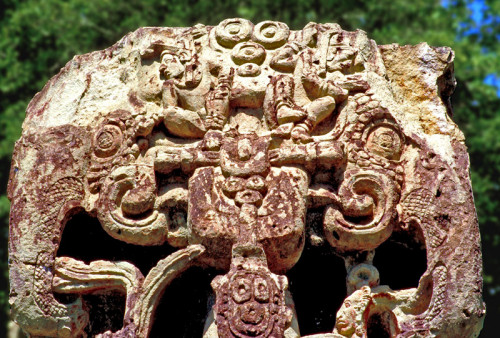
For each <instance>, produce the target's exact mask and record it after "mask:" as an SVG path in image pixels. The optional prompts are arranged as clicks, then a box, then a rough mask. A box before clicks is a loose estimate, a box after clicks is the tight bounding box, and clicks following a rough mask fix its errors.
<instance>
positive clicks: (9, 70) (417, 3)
mask: <svg viewBox="0 0 500 338" xmlns="http://www.w3.org/2000/svg"><path fill="white" fill-rule="evenodd" d="M0 7H1V8H2V9H0V187H1V189H2V190H1V196H0V241H1V242H0V336H2V335H3V334H2V333H3V332H5V331H4V330H5V329H4V327H3V326H4V325H5V323H7V318H8V269H7V238H8V213H9V201H8V199H7V197H6V196H5V188H6V185H7V179H8V173H9V168H10V157H11V152H12V149H13V145H14V142H15V140H17V139H18V138H19V136H20V134H21V123H22V121H23V119H24V116H25V110H26V107H27V105H28V102H29V101H30V99H31V98H32V97H33V96H34V95H35V93H36V92H38V91H40V90H41V89H42V87H43V85H44V84H45V83H46V82H47V81H48V80H49V78H50V77H52V76H54V75H55V74H56V73H57V72H58V71H59V69H60V68H61V67H63V66H64V65H65V63H66V62H68V61H69V60H71V58H72V57H73V56H74V55H76V54H84V53H88V52H91V51H94V50H98V49H103V48H106V47H109V46H110V45H112V44H113V43H115V42H116V41H117V40H119V39H120V38H121V37H122V36H123V35H125V34H126V33H128V32H130V31H134V30H135V29H137V28H139V27H142V26H171V27H172V26H192V25H194V24H196V23H203V24H205V25H217V24H218V23H219V22H220V21H222V20H223V19H226V18H231V17H243V18H246V19H249V20H251V21H252V22H254V23H258V22H260V21H263V20H277V21H283V22H285V23H287V24H288V26H289V27H290V28H291V29H302V28H303V27H304V26H305V25H306V24H307V23H308V22H310V21H315V22H335V23H338V24H340V25H341V26H342V28H343V29H345V30H355V29H357V28H359V29H363V30H365V31H366V32H368V36H369V37H370V38H372V39H374V40H375V41H377V43H378V44H390V43H398V44H401V45H404V44H417V43H420V42H423V41H425V42H427V43H428V44H429V45H432V46H450V47H452V48H453V49H454V50H455V53H456V58H455V75H456V78H457V82H458V86H457V89H456V91H455V94H454V95H453V97H452V104H453V109H454V117H453V118H454V120H455V122H456V123H457V124H458V125H459V126H460V128H461V130H462V131H463V132H464V133H465V135H466V143H467V146H468V148H469V153H470V157H471V178H472V183H473V189H474V196H475V203H476V207H477V212H478V216H479V223H480V231H481V236H482V245H483V259H484V299H485V301H486V304H487V316H486V320H485V327H484V329H483V332H482V334H481V337H497V335H498V330H499V329H500V321H498V320H496V319H497V318H500V301H499V298H500V264H499V259H500V231H499V230H500V223H499V221H500V180H499V177H500V99H499V94H500V81H499V77H500V58H499V57H498V55H499V51H500V44H499V39H500V2H499V1H494V0H491V1H487V0H474V1H471V0H467V1H460V0H457V1H453V0H442V1H439V0H438V1H432V0H429V1H425V0H414V1H411V2H410V1H407V0H378V1H369V0H366V1H361V0H349V1H347V0H343V1H336V0H313V1H310V0H252V1H240V0H191V1H179V0H171V1H162V0H143V1H139V0H129V1H122V2H120V1H111V0H99V1H89V0H67V1H61V0H26V1H21V0H2V1H1V4H0ZM75 249H77V248H75ZM384 250H387V252H388V253H387V257H390V256H391V255H390V252H391V250H397V248H396V247H394V248H391V247H390V246H389V247H388V248H387V249H384ZM151 251H154V250H151ZM384 252H385V251H384ZM309 255H310V253H308V252H306V253H305V256H304V257H305V258H307V257H309ZM332 259H333V258H332ZM333 260H334V259H333ZM320 261H322V260H320ZM327 261H328V262H330V260H328V259H326V258H325V262H327ZM322 262H323V261H322ZM144 264H149V263H147V262H146V263H144ZM332 264H333V267H334V268H337V269H338V268H340V267H341V264H340V265H339V264H338V262H337V263H332ZM296 268H297V269H296V270H300V269H306V270H305V271H307V268H308V265H306V264H305V263H303V266H302V267H301V266H297V267H296ZM309 268H310V267H309ZM294 269H295V268H294ZM212 273H213V272H210V273H209V275H210V274H212ZM290 273H291V275H292V276H291V277H293V274H294V273H295V274H297V272H294V271H291V272H290ZM301 273H302V272H301ZM191 274H192V276H195V277H192V278H195V279H196V278H198V277H196V276H198V275H199V276H201V275H204V274H201V273H200V272H199V271H194V272H192V273H191ZM204 276H205V277H203V278H208V277H206V274H205V275H204ZM319 277H320V276H318V278H319ZM186 278H187V277H186ZM200 278H201V277H200ZM302 282H303V281H300V279H299V280H296V281H295V282H293V281H292V282H291V289H293V288H294V287H296V288H297V289H298V288H299V287H298V286H297V285H300V283H302ZM293 283H295V286H294V284H293ZM175 287H179V286H175V285H173V288H174V289H175ZM311 292H314V290H311ZM172 293H173V294H175V292H174V291H172ZM302 297H303V298H304V299H307V296H306V295H300V296H299V298H302ZM193 299H195V298H193ZM193 301H194V300H193ZM300 301H302V300H300ZM304 302H307V300H304ZM160 306H161V305H160ZM193 306H194V305H193ZM197 306H199V307H202V306H206V305H197ZM324 306H325V309H327V308H328V304H325V305H324ZM162 311H166V312H167V313H168V311H169V310H168V307H165V309H164V310H162ZM311 320H312V319H311Z"/></svg>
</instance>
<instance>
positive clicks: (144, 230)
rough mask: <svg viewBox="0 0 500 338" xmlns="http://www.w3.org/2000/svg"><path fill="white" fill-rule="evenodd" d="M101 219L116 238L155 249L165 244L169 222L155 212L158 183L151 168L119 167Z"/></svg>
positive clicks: (105, 195)
mask: <svg viewBox="0 0 500 338" xmlns="http://www.w3.org/2000/svg"><path fill="white" fill-rule="evenodd" d="M107 180H108V183H107V184H106V185H105V187H106V189H105V190H104V191H103V192H102V193H101V196H100V207H99V210H98V213H97V217H98V218H99V221H100V222H101V224H102V227H103V228H104V230H105V231H106V232H107V233H108V234H109V235H110V236H112V237H114V238H116V239H119V240H122V241H125V242H127V243H131V244H138V245H155V244H161V243H163V242H164V241H165V239H166V235H167V231H168V230H167V220H166V217H165V215H164V214H163V213H160V212H158V211H157V210H155V209H154V203H155V199H156V183H155V176H154V171H153V168H152V167H151V166H147V165H129V166H123V167H119V168H118V169H116V170H114V171H113V172H112V173H111V174H110V175H109V177H108V178H107Z"/></svg>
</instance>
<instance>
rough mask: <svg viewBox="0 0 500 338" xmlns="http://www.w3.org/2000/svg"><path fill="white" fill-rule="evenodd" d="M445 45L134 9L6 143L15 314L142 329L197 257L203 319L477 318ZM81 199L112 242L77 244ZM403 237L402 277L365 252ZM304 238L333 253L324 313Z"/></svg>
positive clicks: (280, 324)
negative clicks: (133, 23) (167, 17)
mask: <svg viewBox="0 0 500 338" xmlns="http://www.w3.org/2000/svg"><path fill="white" fill-rule="evenodd" d="M424 59H425V62H423V61H422V60H424ZM452 61H453V52H452V51H451V50H450V49H448V48H444V47H443V48H434V47H429V46H428V45H426V44H420V45H417V46H404V47H401V46H397V45H389V46H379V45H377V44H376V43H375V42H374V41H372V40H370V39H368V38H367V36H366V34H365V33H364V32H362V31H355V32H347V31H344V30H342V29H341V28H340V26H338V25H336V24H316V23H310V24H308V25H307V26H306V27H304V29H303V30H301V31H290V29H289V28H288V26H287V25H286V24H284V23H281V22H274V21H264V22H261V23H258V24H257V25H255V26H254V25H253V24H252V23H251V22H249V21H248V20H244V19H227V20H224V21H223V22H221V23H220V24H219V25H217V26H216V27H206V26H203V25H196V26H195V27H191V28H143V29H140V30H138V31H137V32H135V33H132V34H130V35H128V36H127V37H125V38H123V39H122V40H121V41H120V42H118V43H117V44H116V45H115V46H113V47H110V48H109V49H107V50H104V51H101V52H95V53H92V54H90V55H85V56H77V57H75V58H74V60H73V61H72V62H71V63H69V64H68V65H67V66H66V67H65V68H63V69H62V70H61V73H60V74H59V75H58V76H56V77H54V78H53V79H52V80H50V81H49V83H48V84H47V86H46V87H45V88H44V89H43V90H42V92H41V93H39V94H37V95H36V97H35V98H34V99H33V100H32V102H31V103H30V105H29V106H28V109H27V115H26V120H25V123H24V127H23V128H24V129H23V135H22V137H21V139H20V140H19V141H18V142H17V144H16V149H15V151H14V156H13V160H12V171H11V176H10V181H9V198H10V199H11V201H12V209H11V218H10V237H9V255H10V262H9V264H10V280H11V293H10V302H11V305H12V317H13V319H14V320H15V321H16V322H17V323H18V324H19V325H20V326H21V328H22V329H23V330H24V331H26V333H28V334H29V335H31V336H51V337H79V336H85V335H87V336H88V335H91V336H98V337H148V336H150V335H151V336H154V335H156V334H158V332H159V331H155V325H157V326H156V327H158V325H161V323H162V322H163V321H164V319H163V318H164V317H162V316H161V311H163V310H162V309H164V307H165V306H170V307H173V308H175V306H176V305H175V304H173V303H171V300H172V297H175V296H179V295H172V294H171V293H169V291H170V290H174V293H175V292H176V291H175V287H176V285H178V284H176V283H179V284H182V285H184V284H185V280H184V281H183V282H182V283H181V282H180V281H181V279H182V278H187V277H186V276H189V273H190V272H191V271H198V273H199V274H200V276H201V275H203V276H205V277H206V278H209V279H208V280H207V279H206V280H202V278H200V280H199V281H198V280H196V278H194V279H193V280H190V281H189V282H190V283H193V285H195V286H196V287H194V288H193V289H196V290H201V289H202V288H205V289H204V290H206V292H207V294H209V295H207V306H205V304H202V307H203V310H200V311H205V310H206V309H208V311H207V312H208V314H207V313H206V312H203V313H192V312H190V315H189V316H196V318H194V319H192V320H191V317H189V325H192V326H196V325H197V324H200V325H198V326H199V331H198V333H197V334H198V335H200V336H203V337H205V338H216V337H220V338H222V337H224V338H225V337H300V336H301V334H300V332H301V330H300V327H302V328H306V329H303V330H302V331H303V332H307V333H314V334H312V335H310V337H337V338H338V337H367V336H370V337H371V336H388V337H414V336H419V337H420V336H422V337H428V336H447V337H454V336H461V337H475V336H477V335H478V333H479V330H480V328H481V325H482V320H483V318H484V313H485V310H484V304H483V302H482V300H481V292H482V283H481V272H482V271H481V254H480V243H479V234H478V227H477V219H476V214H475V210H474V204H473V199H472V194H471V188H470V182H469V181H470V180H469V176H468V158H467V153H466V149H465V146H464V142H463V136H462V134H461V133H460V131H459V130H458V129H457V127H456V125H455V124H454V123H453V122H452V121H451V120H450V117H449V116H448V115H447V111H448V110H449V107H447V103H446V102H444V101H443V100H442V98H440V97H439V95H440V93H447V95H449V93H450V92H452V91H453V88H452V87H453V83H452V82H450V81H448V82H443V81H440V80H439V79H440V77H441V76H442V74H444V73H445V72H449V69H450V67H451V66H452ZM69 82H70V83H71V85H68V83H69ZM444 85H447V86H451V87H449V88H442V86H444ZM440 86H441V87H440ZM67 88H71V90H69V91H68V89H67ZM447 98H448V97H447ZM447 98H446V100H447ZM446 100H445V101H446ZM79 217H86V218H84V221H78V222H79V224H80V226H82V227H83V229H84V231H85V233H86V234H87V235H89V236H90V237H88V238H90V239H88V240H89V241H97V240H98V239H100V238H102V239H103V240H105V241H106V243H110V244H109V248H108V247H106V245H103V247H102V248H101V247H98V248H94V249H93V248H91V244H86V243H85V249H84V250H83V253H82V252H80V253H78V252H77V251H76V248H77V247H80V246H81V244H82V243H79V242H82V241H84V240H83V239H80V238H76V236H73V237H71V236H70V235H67V234H68V233H69V232H71V231H73V227H75V225H74V223H78V222H77V220H78V219H81V218H79ZM92 224H97V228H98V230H99V231H101V230H102V231H101V232H100V233H99V232H94V231H97V230H95V229H94V230H92ZM92 236H94V237H92ZM82 238H83V237H82ZM85 238H86V237H85ZM395 243H396V244H400V243H403V244H404V245H403V247H404V248H405V249H408V250H410V249H411V250H415V251H417V252H419V253H420V252H422V255H421V256H419V257H423V259H424V260H425V263H424V264H423V265H424V268H423V269H422V271H421V272H419V276H417V279H416V280H415V281H414V284H412V285H410V286H407V285H406V284H405V285H404V286H402V287H400V286H399V285H400V284H398V283H397V281H398V280H399V278H401V279H404V278H406V276H399V277H391V276H390V271H391V270H392V271H394V270H397V269H399V268H401V267H398V266H391V269H389V270H388V269H386V266H387V265H391V264H393V263H392V261H389V262H380V261H378V260H377V257H386V259H387V257H395V256H398V255H399V254H400V253H399V252H396V253H392V252H391V253H390V254H391V255H392V256H391V255H387V253H385V256H384V250H387V249H386V247H389V248H391V246H390V245H392V244H395ZM87 245H88V247H86V246H87ZM68 248H69V249H68ZM143 249H144V250H145V249H148V250H151V251H150V252H153V251H154V252H156V256H155V255H150V254H142V255H141V254H139V253H137V252H138V251H140V250H143ZM94 251H95V252H94ZM314 254H316V255H318V257H320V258H321V259H323V258H324V256H327V255H330V254H331V255H334V256H338V257H341V258H342V259H343V260H344V262H345V270H344V269H340V270H338V271H337V270H336V271H333V272H332V275H333V276H334V278H336V280H339V281H340V283H344V282H345V285H346V288H345V290H346V291H347V292H346V294H342V295H340V297H337V298H339V301H338V303H337V304H333V305H331V304H330V305H331V307H330V308H329V310H328V311H329V312H328V313H327V314H326V315H327V316H324V318H326V319H324V318H323V319H321V321H322V322H321V325H323V326H324V327H327V328H328V329H327V330H321V331H323V332H317V331H314V328H311V327H307V324H304V323H303V322H302V321H301V320H302V319H301V315H302V316H303V315H304V314H307V312H309V311H313V310H315V309H311V308H307V306H305V305H304V302H303V300H299V301H294V297H295V295H294V293H296V292H297V289H294V286H295V285H299V284H300V283H297V280H298V279H297V278H299V280H300V278H303V279H312V280H315V278H316V276H315V275H314V274H311V275H310V276H309V275H305V274H303V275H301V276H299V277H297V275H300V273H295V272H294V269H295V267H297V268H298V267H299V266H300V263H301V260H303V259H310V258H307V256H308V255H314ZM378 255H379V256H378ZM304 257H305V258H304ZM318 257H316V258H318ZM313 258H314V257H313ZM311 261H314V262H315V261H323V260H319V259H318V260H316V259H312V260H310V261H309V262H311ZM309 262H308V263H306V265H307V264H310V263H309ZM332 266H333V265H332ZM191 267H193V269H192V270H191V271H189V272H186V270H188V269H190V268H191ZM200 268H201V269H200ZM320 269H326V270H328V269H332V267H331V266H330V265H328V266H321V267H320ZM388 271H389V272H388ZM185 272H186V274H185ZM315 272H318V271H315ZM193 273H194V272H193ZM395 275H396V274H395ZM388 276H389V277H388ZM391 278H396V282H395V280H394V279H391ZM210 281H211V283H210ZM381 283H382V284H381ZM289 284H290V288H289V287H288V285H289ZM386 284H387V285H386ZM210 286H211V287H210ZM308 292H309V293H311V297H322V295H329V294H331V293H339V292H341V293H344V291H343V289H342V290H339V288H338V287H333V286H332V287H330V286H329V287H328V288H327V289H326V288H325V289H321V288H319V287H318V290H316V289H314V290H308ZM179 294H181V295H180V296H186V297H188V296H187V295H184V294H183V293H179ZM180 296H179V297H180ZM113 297H115V298H113ZM120 297H121V298H120ZM98 298H99V299H105V300H106V302H105V305H102V306H101V305H99V304H98V301H97V300H96V299H98ZM116 298H119V299H123V304H121V305H120V304H118V303H119V302H117V301H113V299H116ZM340 298H344V300H343V301H342V300H341V299H340ZM296 299H300V297H297V298H296ZM328 299H330V298H328ZM198 301H199V300H198ZM99 306H101V307H104V310H102V311H100V310H99V311H98V310H96V309H100V308H99ZM315 306H316V305H315ZM296 308H297V311H295V310H296ZM157 309H158V313H156V314H155V311H157ZM175 309H176V310H177V308H175ZM331 309H336V310H338V311H337V313H335V310H333V311H332V310H331ZM190 310H191V309H190ZM179 311H180V310H179ZM192 311H195V310H192ZM321 311H323V310H321ZM321 311H320V312H321ZM323 312H324V311H323ZM96 313H97V315H96ZM167 317H168V316H166V317H165V322H167V321H168V319H169V318H167ZM200 318H206V322H205V326H204V328H203V327H202V326H201V324H203V323H200V322H201V321H203V320H200ZM315 319H316V318H315ZM325 321H328V322H327V323H326V325H325ZM175 324H177V323H173V324H172V325H175ZM168 325H171V323H169V324H168ZM179 325H180V324H179ZM314 325H316V322H315V323H314ZM169 329H171V328H168V329H166V328H164V327H162V329H161V331H162V332H161V334H162V335H166V336H169V335H170V334H171V333H170V332H168V330H169ZM164 331H165V332H164ZM187 336H190V335H189V334H187Z"/></svg>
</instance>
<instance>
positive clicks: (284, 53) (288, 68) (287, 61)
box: [270, 44, 301, 72]
mask: <svg viewBox="0 0 500 338" xmlns="http://www.w3.org/2000/svg"><path fill="white" fill-rule="evenodd" d="M300 49H301V48H300V46H298V45H296V44H287V45H285V46H283V48H281V49H280V50H279V51H278V52H277V53H276V54H275V55H274V57H273V58H272V60H271V64H270V65H271V68H273V69H276V70H278V71H281V72H292V71H293V70H294V69H295V65H296V64H297V56H298V54H299V51H300Z"/></svg>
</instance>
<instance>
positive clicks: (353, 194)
mask: <svg viewBox="0 0 500 338" xmlns="http://www.w3.org/2000/svg"><path fill="white" fill-rule="evenodd" d="M339 197H340V201H341V203H340V207H339V206H334V205H332V206H329V207H327V209H326V211H325V221H324V230H325V235H326V238H327V240H328V242H329V243H330V244H331V245H332V246H334V247H336V248H337V249H339V250H340V251H350V250H371V249H375V248H376V247H377V246H379V245H380V244H381V243H382V242H384V241H385V240H386V239H387V238H388V237H389V236H390V235H391V233H392V229H393V226H394V225H393V222H392V221H393V220H394V217H395V215H396V214H395V207H396V205H397V203H398V200H399V193H398V190H397V188H396V185H395V183H394V182H393V180H391V179H389V177H388V176H387V175H385V174H384V173H382V172H381V171H375V170H357V169H354V170H351V171H349V172H347V173H346V174H345V179H344V181H343V183H342V185H341V186H340V188H339Z"/></svg>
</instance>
